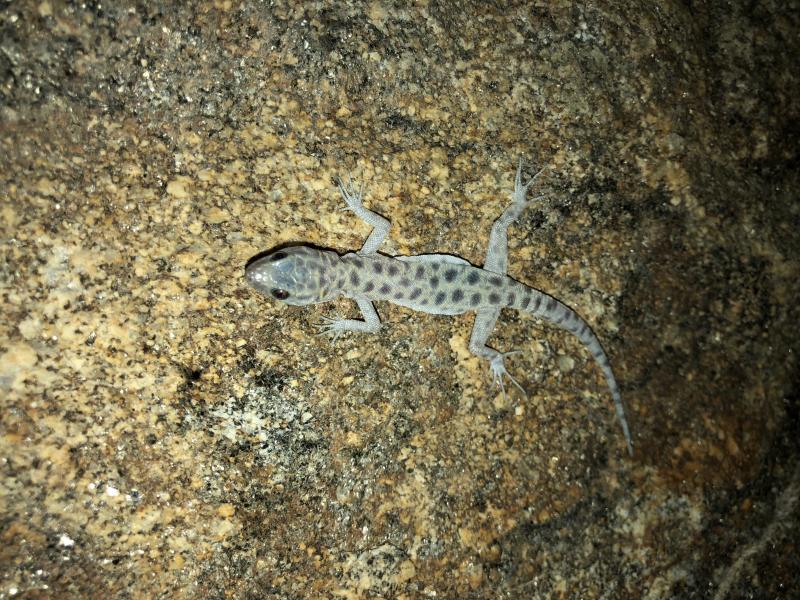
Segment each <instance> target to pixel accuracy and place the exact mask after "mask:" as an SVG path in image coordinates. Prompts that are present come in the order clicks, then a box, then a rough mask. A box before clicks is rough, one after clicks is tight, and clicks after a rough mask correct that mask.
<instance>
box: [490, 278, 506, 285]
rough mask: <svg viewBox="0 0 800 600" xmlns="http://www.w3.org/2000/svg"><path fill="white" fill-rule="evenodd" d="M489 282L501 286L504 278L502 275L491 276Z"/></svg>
mask: <svg viewBox="0 0 800 600" xmlns="http://www.w3.org/2000/svg"><path fill="white" fill-rule="evenodd" d="M489 283H491V284H492V285H493V286H494V287H500V285H501V284H502V283H503V280H502V279H501V278H500V277H489Z"/></svg>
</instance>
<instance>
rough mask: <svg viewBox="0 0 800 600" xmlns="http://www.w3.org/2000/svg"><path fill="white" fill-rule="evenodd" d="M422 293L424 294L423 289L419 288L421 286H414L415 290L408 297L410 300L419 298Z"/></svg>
mask: <svg viewBox="0 0 800 600" xmlns="http://www.w3.org/2000/svg"><path fill="white" fill-rule="evenodd" d="M420 294H422V290H421V289H419V288H414V290H413V291H412V292H411V294H410V295H409V296H408V299H409V300H416V299H417V298H419V296H420Z"/></svg>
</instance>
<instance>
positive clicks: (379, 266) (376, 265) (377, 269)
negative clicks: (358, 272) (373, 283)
mask: <svg viewBox="0 0 800 600" xmlns="http://www.w3.org/2000/svg"><path fill="white" fill-rule="evenodd" d="M372 270H373V271H375V272H376V273H379V274H380V273H383V265H382V264H381V263H379V262H374V263H372Z"/></svg>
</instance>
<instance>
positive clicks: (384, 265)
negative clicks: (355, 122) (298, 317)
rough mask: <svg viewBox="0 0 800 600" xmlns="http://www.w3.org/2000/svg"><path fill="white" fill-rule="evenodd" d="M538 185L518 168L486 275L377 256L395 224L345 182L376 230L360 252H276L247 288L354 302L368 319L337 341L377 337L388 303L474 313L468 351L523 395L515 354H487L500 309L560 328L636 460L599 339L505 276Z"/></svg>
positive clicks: (251, 267) (352, 323) (347, 197)
mask: <svg viewBox="0 0 800 600" xmlns="http://www.w3.org/2000/svg"><path fill="white" fill-rule="evenodd" d="M540 172H541V171H540ZM537 175H538V174H537ZM534 179H535V177H533V178H532V179H530V180H529V181H528V182H526V183H523V182H522V163H521V162H520V166H519V168H518V169H517V175H516V179H515V186H514V194H513V201H512V203H511V205H510V206H509V207H508V208H506V210H505V212H504V213H503V214H502V216H501V217H500V218H499V219H497V221H495V223H494V225H493V226H492V231H491V234H490V236H489V249H488V251H487V253H486V260H485V261H484V265H483V268H482V269H481V268H478V267H475V266H473V265H471V264H470V263H469V262H467V261H466V260H464V259H463V258H458V257H455V256H450V255H447V254H424V255H419V256H396V257H390V256H385V255H383V254H378V247H379V246H380V245H381V243H382V242H383V240H384V239H385V238H386V235H387V234H388V232H389V226H390V225H389V221H387V220H386V219H384V218H383V217H382V216H380V215H378V214H376V213H374V212H372V211H371V210H368V209H366V208H364V206H363V205H362V203H361V197H362V195H361V191H360V190H359V191H356V190H355V189H354V188H353V186H352V185H348V186H345V185H344V184H343V183H342V182H339V190H340V192H341V194H342V197H343V198H344V201H345V202H346V203H347V207H348V208H349V209H350V210H352V211H353V212H354V213H355V214H356V215H357V216H358V217H359V218H360V219H361V220H362V221H364V222H365V223H367V224H368V225H371V226H372V228H373V229H372V233H370V235H369V237H368V238H367V241H366V242H364V246H363V247H362V248H361V250H360V251H359V252H357V253H350V254H345V255H344V256H339V255H338V254H337V253H335V252H331V251H325V250H319V249H317V248H311V247H309V246H290V247H286V248H281V249H277V250H275V251H273V252H271V253H269V254H267V255H265V256H263V257H261V258H258V259H256V260H254V261H252V262H251V263H249V264H248V265H247V268H246V270H245V274H246V277H247V281H248V282H249V283H250V284H251V285H252V286H253V287H254V288H255V289H257V290H258V291H259V292H262V293H264V294H266V295H268V296H272V297H273V298H276V299H277V300H280V301H282V302H285V303H287V304H294V305H307V304H315V303H319V302H326V301H328V300H333V299H335V298H337V297H339V296H344V297H346V298H352V299H353V300H355V301H356V303H357V304H358V308H359V309H360V310H361V314H362V316H363V317H364V319H363V320H356V319H331V318H327V317H324V319H325V321H324V322H323V323H322V325H321V329H322V332H323V333H330V334H332V335H333V336H334V338H336V337H338V336H339V335H340V334H341V333H343V332H345V331H364V332H370V333H372V332H376V331H378V329H379V328H380V324H381V322H380V318H379V317H378V313H376V312H375V307H374V306H373V305H372V303H373V302H374V301H376V300H388V301H389V302H394V303H395V304H399V305H401V306H407V307H408V308H412V309H414V310H418V311H422V312H426V313H432V314H439V315H457V314H461V313H464V312H466V311H469V310H472V311H475V312H476V317H475V324H474V326H473V328H472V336H471V338H470V343H469V349H470V351H471V352H472V353H473V354H475V355H477V356H479V357H481V358H484V359H486V360H488V361H489V365H490V367H491V371H492V375H493V379H494V381H495V383H497V384H498V385H500V386H501V388H502V387H503V377H504V376H505V377H508V378H509V380H510V381H511V382H512V383H513V384H514V385H516V386H517V387H518V388H519V389H520V390H521V391H522V393H523V394H524V393H525V391H524V390H523V389H522V387H521V386H520V385H519V384H518V383H517V382H516V381H515V380H514V379H513V378H512V377H511V375H509V374H508V372H507V371H506V368H505V364H504V358H505V357H506V356H508V355H510V354H513V352H505V353H503V352H498V351H497V350H495V349H493V348H490V347H489V346H487V345H486V340H487V339H488V337H489V335H490V334H491V332H492V330H493V329H494V325H495V322H496V321H497V317H498V316H499V315H500V310H501V309H502V308H515V309H517V310H521V311H524V312H528V313H530V314H532V315H534V316H537V317H539V318H542V319H545V320H546V321H549V322H551V323H554V324H556V325H558V326H559V327H561V328H562V329H565V330H567V331H569V332H570V333H572V334H573V335H575V336H576V337H577V338H578V339H579V340H580V341H581V342H582V343H583V345H584V346H586V348H587V349H588V350H589V352H591V354H592V356H593V357H594V359H595V361H596V362H597V364H598V366H599V367H600V370H601V371H602V372H603V375H604V376H605V378H606V382H607V383H608V388H609V390H610V391H611V395H612V397H613V399H614V406H615V408H616V412H617V418H618V419H619V421H620V424H621V426H622V430H623V433H624V435H625V442H626V444H627V447H628V452H629V453H630V454H633V444H632V441H631V436H630V431H629V429H628V422H627V420H626V419H625V409H624V408H623V405H622V399H621V398H620V393H619V387H618V386H617V382H616V379H615V378H614V373H613V372H612V371H611V366H610V365H609V363H608V357H607V356H606V354H605V352H604V351H603V348H602V347H601V345H600V341H599V340H598V339H597V336H596V335H595V334H594V333H593V332H592V330H591V328H590V327H589V325H588V324H587V323H586V322H585V321H584V320H583V319H581V318H580V317H579V316H578V315H577V314H576V313H575V312H574V311H573V310H571V309H570V308H568V307H567V306H565V305H564V304H562V303H561V302H559V301H558V300H556V299H555V298H553V297H551V296H548V295H547V294H545V293H544V292H540V291H539V290H536V289H534V288H531V287H528V286H526V285H524V284H522V283H520V282H518V281H515V280H513V279H511V278H510V277H508V276H507V275H506V267H507V263H508V240H507V233H508V227H509V225H511V224H512V223H513V222H514V221H515V220H516V219H517V218H518V217H519V215H520V213H521V212H522V210H523V209H524V208H525V206H526V205H527V200H526V195H527V192H528V188H529V187H530V186H531V184H532V183H533V181H534ZM503 392H504V393H505V390H503Z"/></svg>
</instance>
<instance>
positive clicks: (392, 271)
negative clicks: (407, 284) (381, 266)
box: [388, 265, 400, 277]
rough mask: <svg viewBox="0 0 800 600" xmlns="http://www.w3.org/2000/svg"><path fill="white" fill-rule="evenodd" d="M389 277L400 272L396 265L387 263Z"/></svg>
mask: <svg viewBox="0 0 800 600" xmlns="http://www.w3.org/2000/svg"><path fill="white" fill-rule="evenodd" d="M388 271H389V277H396V276H397V274H398V273H399V272H400V269H398V268H397V265H389V269H388Z"/></svg>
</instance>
